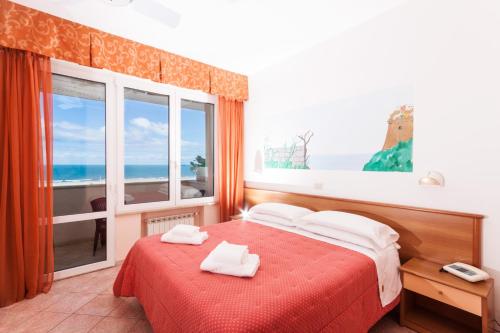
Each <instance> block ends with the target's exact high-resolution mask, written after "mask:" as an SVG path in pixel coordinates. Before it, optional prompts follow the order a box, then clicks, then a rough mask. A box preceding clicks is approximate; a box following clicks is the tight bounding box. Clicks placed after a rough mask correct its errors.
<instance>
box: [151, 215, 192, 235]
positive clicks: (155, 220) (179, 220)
mask: <svg viewBox="0 0 500 333" xmlns="http://www.w3.org/2000/svg"><path fill="white" fill-rule="evenodd" d="M195 215H196V213H185V214H178V215H168V216H160V217H151V218H149V219H147V221H146V223H147V233H148V236H151V235H156V234H163V233H165V232H167V231H169V230H170V229H172V228H173V227H175V226H176V225H178V224H189V225H194V217H195Z"/></svg>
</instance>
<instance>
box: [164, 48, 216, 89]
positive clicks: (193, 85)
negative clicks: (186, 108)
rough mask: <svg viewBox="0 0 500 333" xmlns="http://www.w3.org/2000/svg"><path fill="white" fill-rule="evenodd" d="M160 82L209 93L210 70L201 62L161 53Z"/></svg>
mask: <svg viewBox="0 0 500 333" xmlns="http://www.w3.org/2000/svg"><path fill="white" fill-rule="evenodd" d="M161 82H163V83H168V84H172V85H174V86H179V87H183V88H188V89H198V90H201V91H204V92H206V93H209V92H210V68H209V66H208V65H205V64H203V63H201V62H198V61H195V60H191V59H189V58H185V57H181V56H178V55H176V54H173V53H170V52H165V51H162V53H161Z"/></svg>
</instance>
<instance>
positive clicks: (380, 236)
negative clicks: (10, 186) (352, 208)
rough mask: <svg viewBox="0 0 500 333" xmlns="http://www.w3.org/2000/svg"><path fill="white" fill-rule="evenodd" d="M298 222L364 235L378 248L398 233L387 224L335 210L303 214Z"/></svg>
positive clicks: (385, 244) (304, 224) (394, 240)
mask: <svg viewBox="0 0 500 333" xmlns="http://www.w3.org/2000/svg"><path fill="white" fill-rule="evenodd" d="M300 224H302V225H303V226H306V225H318V226H322V227H325V228H329V229H334V230H338V231H342V232H346V233H350V234H354V235H357V236H361V237H364V238H365V239H367V240H369V241H370V242H371V243H373V244H374V245H375V246H376V247H378V248H379V249H385V248H386V247H388V246H389V245H391V244H394V243H396V242H397V241H398V239H399V234H398V233H397V232H396V231H394V229H392V228H391V227H389V226H388V225H385V224H383V223H380V222H377V221H375V220H372V219H369V218H367V217H364V216H361V215H356V214H350V213H344V212H336V211H321V212H316V213H312V214H309V215H306V216H303V217H302V218H301V219H300Z"/></svg>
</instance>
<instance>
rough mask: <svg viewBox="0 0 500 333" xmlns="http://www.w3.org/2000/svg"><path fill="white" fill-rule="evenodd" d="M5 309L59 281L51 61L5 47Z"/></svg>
mask: <svg viewBox="0 0 500 333" xmlns="http://www.w3.org/2000/svg"><path fill="white" fill-rule="evenodd" d="M0 108H1V109H0V194H1V196H0V306H6V305H9V304H11V303H14V302H17V301H20V300H22V299H24V298H32V297H34V296H35V295H37V294H38V293H40V292H47V291H48V290H49V289H50V287H51V284H52V281H53V272H54V256H53V242H52V237H53V236H52V74H51V68H50V59H49V58H48V57H45V56H40V55H37V54H33V53H31V52H27V51H19V50H13V49H7V48H0Z"/></svg>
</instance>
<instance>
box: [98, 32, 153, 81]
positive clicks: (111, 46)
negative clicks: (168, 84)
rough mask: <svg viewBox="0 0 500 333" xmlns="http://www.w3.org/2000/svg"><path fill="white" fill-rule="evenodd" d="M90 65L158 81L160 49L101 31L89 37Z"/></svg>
mask: <svg viewBox="0 0 500 333" xmlns="http://www.w3.org/2000/svg"><path fill="white" fill-rule="evenodd" d="M90 54H91V57H92V62H91V66H92V67H96V68H105V69H109V70H110V71H113V72H118V73H123V74H128V75H133V76H137V77H141V78H144V79H149V80H153V81H157V82H159V81H160V50H158V49H155V48H154V47H151V46H147V45H144V44H140V43H137V42H134V41H131V40H128V39H125V38H121V37H118V36H114V35H111V34H108V33H105V32H102V31H93V32H92V33H91V37H90Z"/></svg>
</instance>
